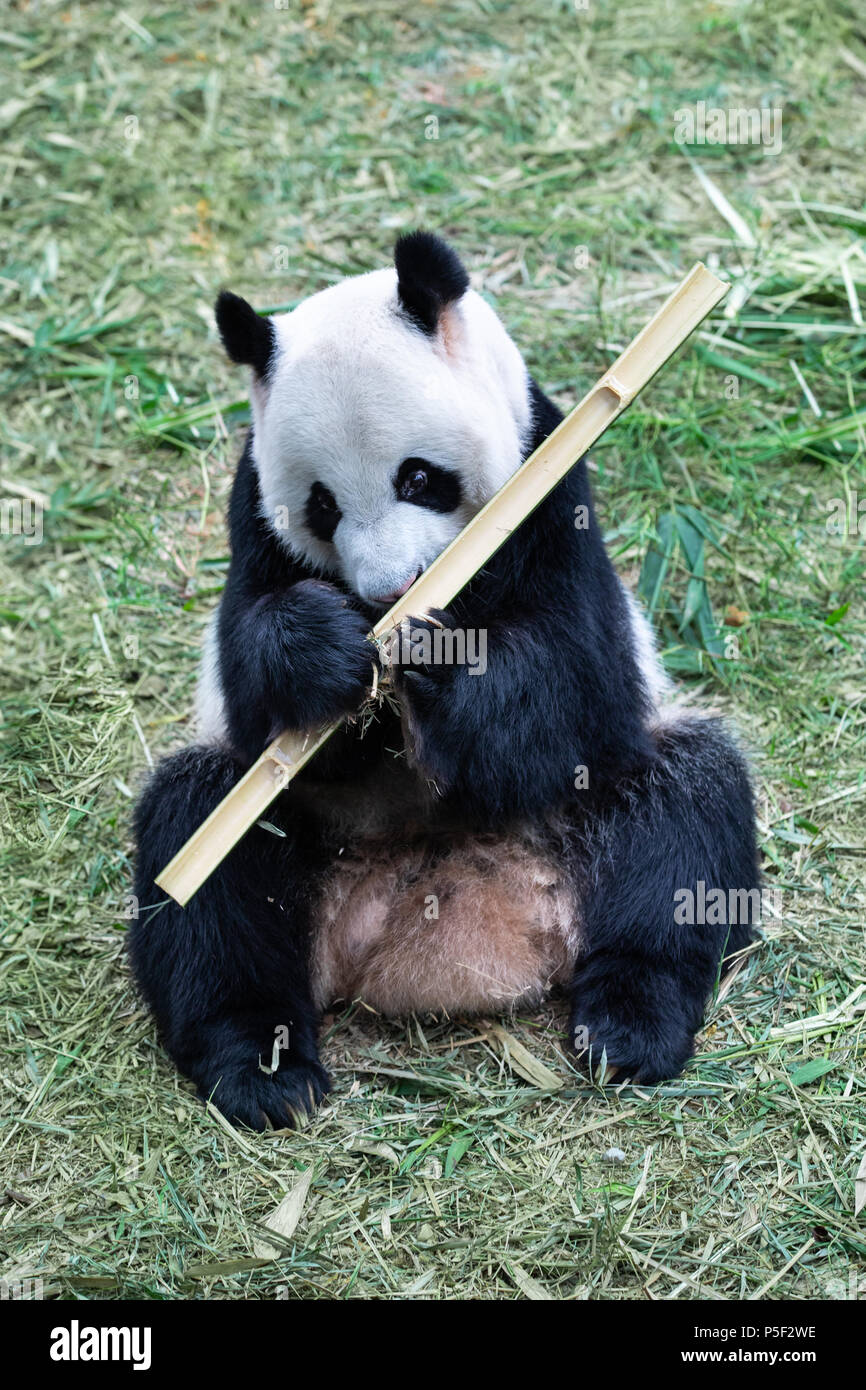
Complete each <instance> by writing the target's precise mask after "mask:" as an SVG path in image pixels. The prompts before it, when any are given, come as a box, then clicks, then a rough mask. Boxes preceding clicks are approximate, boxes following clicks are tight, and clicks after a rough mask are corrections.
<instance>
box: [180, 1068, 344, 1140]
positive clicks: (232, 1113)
mask: <svg viewBox="0 0 866 1390" xmlns="http://www.w3.org/2000/svg"><path fill="white" fill-rule="evenodd" d="M329 1090H330V1083H329V1081H328V1073H327V1072H326V1071H325V1069H324V1067H322V1066H320V1065H319V1063H318V1062H316V1061H313V1060H311V1059H307V1058H297V1059H295V1060H293V1061H291V1062H289V1061H286V1062H282V1063H281V1064H280V1066H279V1067H278V1068H277V1070H276V1071H275V1072H270V1073H268V1072H266V1071H262V1069H261V1067H256V1068H255V1070H254V1069H253V1067H252V1066H248V1067H244V1068H231V1069H229V1068H226V1070H225V1071H223V1072H222V1073H221V1074H220V1075H219V1076H217V1077H214V1078H213V1079H211V1080H210V1081H209V1082H203V1083H201V1084H200V1085H199V1095H200V1096H201V1098H202V1100H211V1101H213V1103H214V1105H215V1106H216V1107H217V1108H218V1109H219V1110H221V1111H222V1113H223V1114H224V1115H225V1116H226V1118H227V1119H229V1120H231V1122H232V1124H241V1125H248V1126H249V1128H250V1129H267V1128H268V1126H269V1125H271V1126H273V1128H274V1129H295V1128H296V1127H297V1125H298V1123H299V1122H300V1120H301V1119H302V1118H303V1117H304V1116H305V1115H311V1114H312V1113H313V1111H314V1110H315V1109H316V1106H317V1105H318V1104H319V1102H320V1100H321V1099H322V1097H323V1096H325V1095H327V1093H328V1091H329Z"/></svg>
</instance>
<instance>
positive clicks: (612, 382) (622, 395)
mask: <svg viewBox="0 0 866 1390" xmlns="http://www.w3.org/2000/svg"><path fill="white" fill-rule="evenodd" d="M598 385H599V389H602V388H604V389H606V390H608V391H612V392H613V394H614V395H615V396H618V397H619V403H620V405H621V406H627V405H628V404H629V402H630V401H632V400H633V399H634V397H635V396H636V395H637V392H636V391H630V390H629V389H628V387H627V386H625V385H623V383H622V382H621V381H620V379H619V377H618V376H614V374H613V372H607V373H606V374H605V375H604V376H603V377H602V379H601V381H600V382H599V383H598Z"/></svg>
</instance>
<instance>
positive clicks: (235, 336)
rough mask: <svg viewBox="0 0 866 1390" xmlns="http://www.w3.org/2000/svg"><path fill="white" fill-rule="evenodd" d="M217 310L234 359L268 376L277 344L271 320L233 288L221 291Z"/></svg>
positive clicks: (259, 373) (228, 351) (260, 374)
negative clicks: (233, 290)
mask: <svg viewBox="0 0 866 1390" xmlns="http://www.w3.org/2000/svg"><path fill="white" fill-rule="evenodd" d="M215 313H216V321H217V328H218V329H219V333H220V337H221V338H222V340H223V347H224V348H225V350H226V352H227V353H228V355H229V357H230V358H231V359H232V361H233V362H238V363H240V364H242V365H243V366H245V367H252V369H253V371H254V372H255V373H256V375H257V376H265V375H266V374H267V370H268V367H269V366H270V363H271V358H272V356H273V352H274V347H275V344H276V338H275V335H274V325H273V324H272V323H271V320H270V319H265V318H262V316H261V314H257V313H256V311H255V309H254V308H253V306H252V305H251V304H248V303H247V301H246V300H245V299H241V297H240V295H238V294H232V293H231V292H230V291H229V290H222V291H221V292H220V295H219V297H218V299H217V302H216V309H215Z"/></svg>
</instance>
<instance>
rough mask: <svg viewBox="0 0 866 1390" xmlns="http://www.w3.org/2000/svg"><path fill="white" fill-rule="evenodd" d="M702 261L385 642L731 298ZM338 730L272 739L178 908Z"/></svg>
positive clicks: (406, 605)
mask: <svg viewBox="0 0 866 1390" xmlns="http://www.w3.org/2000/svg"><path fill="white" fill-rule="evenodd" d="M727 290H728V286H727V285H726V284H725V283H724V282H723V281H722V280H719V279H717V277H716V276H715V275H713V274H712V272H711V271H709V270H707V268H706V266H704V265H702V264H701V263H700V262H698V264H697V265H695V266H694V267H693V268H692V270H691V271H690V272H689V274H688V275H687V276H686V278H685V279H684V280H683V282H682V283H681V284H680V285H679V286H678V287H677V289H675V290H674V292H673V294H672V295H671V296H670V298H669V299H667V300H666V301H665V303H664V304H663V305H662V307H661V308H660V309H659V311H658V313H656V314H655V315H654V316H653V318H652V319H650V321H649V323H648V324H647V325H646V327H645V328H644V329H642V331H641V332H640V333H639V334H638V335H637V337H636V338H635V339H634V340H633V341H632V342H631V343H630V344H629V346H628V347H627V348H626V349H625V351H624V352H623V353H622V354H621V356H619V357H618V358H617V360H616V362H615V363H614V364H613V366H612V367H611V369H610V371H608V372H606V373H605V374H604V376H603V377H602V378H601V379H600V381H598V382H597V383H596V384H595V386H593V388H592V390H591V391H589V392H588V393H587V395H585V396H584V398H583V400H582V401H581V402H580V404H579V405H576V406H575V408H574V410H572V412H571V414H570V415H568V416H566V418H565V419H564V420H563V421H562V423H561V424H560V425H558V426H557V428H556V429H555V430H554V431H553V433H552V434H551V435H549V436H548V438H547V439H546V440H545V441H544V443H543V444H541V445H540V446H539V447H538V448H537V449H536V451H535V453H534V454H532V455H531V457H530V458H528V459H527V460H526V462H525V463H524V464H522V466H521V467H520V468H518V470H517V472H516V473H515V474H514V475H513V476H512V477H511V478H509V480H508V482H507V483H505V484H504V486H503V487H501V488H500V489H499V491H498V492H497V493H496V495H495V496H494V497H492V498H491V500H490V501H489V502H488V503H487V505H486V506H484V507H482V508H481V510H480V511H479V512H477V513H476V515H475V516H474V517H473V518H472V520H471V521H470V522H469V523H468V524H467V525H466V526H465V527H464V528H463V530H462V531H461V532H460V535H459V536H457V537H456V538H455V539H454V540H453V541H452V542H451V544H450V545H449V546H447V547H446V548H445V550H443V551H442V554H441V555H440V556H439V557H438V559H436V560H434V562H433V564H432V565H430V567H429V568H428V569H426V570H425V571H424V572H423V574H421V575H420V577H419V578H418V579H416V581H415V583H414V584H413V585H412V587H411V589H409V590H408V591H407V592H406V593H405V594H404V595H403V596H402V597H401V598H400V599H398V601H397V602H396V603H395V604H394V606H393V607H392V608H389V610H388V612H387V613H386V614H385V615H384V617H383V618H381V619H380V620H379V622H378V623H377V624H376V626H375V627H374V628H373V631H372V633H371V637H372V638H374V639H381V638H383V637H386V636H387V635H388V633H390V632H392V631H393V629H394V628H395V627H397V626H398V624H399V623H400V622H401V621H402V620H403V619H404V618H408V617H411V616H413V615H415V616H420V615H421V614H422V613H426V612H428V611H429V610H430V609H431V608H445V607H447V605H448V604H449V603H450V602H451V601H452V599H454V598H455V596H456V595H457V594H458V593H459V592H460V590H461V589H462V588H463V587H464V586H465V585H466V584H468V583H469V581H470V579H472V577H473V575H475V574H476V573H477V572H478V570H479V569H481V567H482V566H483V565H485V564H486V563H487V561H488V560H489V559H490V557H491V556H492V555H494V554H495V553H496V551H497V550H498V549H499V547H500V546H501V545H503V544H504V543H505V541H507V539H508V537H509V536H510V535H511V533H512V531H514V530H515V529H516V528H517V527H518V526H519V525H520V523H521V522H522V521H523V520H525V518H526V517H527V516H529V514H530V512H532V511H533V510H534V508H535V507H537V506H538V504H539V503H540V502H542V501H543V500H544V498H545V497H546V496H547V494H548V493H549V492H550V491H551V490H552V489H553V488H554V487H555V486H556V484H557V483H558V482H560V481H561V479H562V478H564V477H565V475H566V473H568V471H569V469H571V468H572V467H573V466H574V464H575V463H576V462H577V460H578V459H579V458H581V457H582V456H583V455H584V454H585V453H586V451H587V449H589V448H591V447H592V445H593V444H594V443H595V442H596V440H597V439H599V437H600V436H601V435H602V434H603V433H604V431H605V430H606V429H607V427H608V425H610V424H612V423H613V421H614V420H615V419H616V418H617V416H618V415H620V414H621V413H622V411H623V410H625V408H626V406H627V405H629V403H630V402H631V401H632V400H634V398H635V396H636V395H637V393H638V392H639V391H641V390H643V388H644V387H645V386H646V385H647V383H648V382H649V381H651V380H652V378H653V377H654V376H655V374H656V372H657V371H658V370H659V369H660V368H661V367H663V366H664V364H665V362H667V360H668V358H669V357H671V356H672V354H673V353H674V352H676V350H677V348H678V347H679V346H680V345H681V344H682V343H683V342H684V341H685V340H686V338H687V337H688V336H689V334H690V333H692V332H693V331H694V329H696V328H697V326H698V324H699V323H701V321H702V320H703V319H704V318H705V317H706V315H707V314H708V313H709V312H710V310H711V309H712V308H713V307H714V306H715V305H716V304H718V302H719V300H720V299H721V298H722V297H723V296H724V295H725V294H726V293H727ZM341 724H342V720H337V721H336V722H335V723H333V724H331V725H329V726H328V727H327V728H324V729H317V730H313V731H311V732H307V733H292V732H286V733H282V734H280V735H279V737H278V738H276V739H274V741H273V743H271V744H270V745H269V746H268V747H267V748H266V749H265V751H264V753H262V755H261V757H260V758H259V759H258V760H257V761H256V762H255V763H253V765H252V767H251V768H250V770H249V772H247V773H246V774H245V776H244V777H242V778H241V780H240V781H239V782H238V784H237V786H236V787H233V788H232V790H231V791H230V792H229V794H228V796H226V797H225V798H224V799H223V800H222V801H221V802H220V804H219V805H218V806H217V807H215V809H214V810H213V811H212V812H211V814H210V815H209V816H208V818H207V820H206V821H204V822H203V823H202V825H200V826H199V828H198V830H196V831H195V833H194V834H193V835H191V836H190V838H189V839H188V840H187V842H186V844H185V845H184V846H183V847H182V848H181V849H180V850H179V851H178V853H177V854H176V855H175V856H174V858H173V859H172V861H171V863H170V864H167V865H166V867H165V868H164V869H163V870H162V873H161V874H160V875H159V877H158V878H157V879H156V883H157V886H158V887H159V888H162V889H163V890H164V891H165V892H166V893H168V894H169V895H170V896H171V897H172V898H174V899H175V901H176V902H178V903H180V904H181V906H185V905H186V903H188V902H189V900H190V898H191V897H192V895H193V893H195V892H196V891H197V890H198V889H199V888H200V887H201V885H202V884H203V883H204V882H205V880H206V879H207V878H208V877H209V876H210V875H211V874H212V873H213V871H214V869H215V868H216V867H217V865H218V864H220V863H221V862H222V860H223V859H224V858H225V856H226V855H227V854H228V852H229V850H230V849H232V848H233V847H234V846H235V845H236V844H237V842H238V840H239V839H240V838H241V836H242V835H244V834H245V833H246V831H247V830H249V828H250V826H251V825H253V824H254V823H255V821H257V820H258V819H259V817H260V816H262V815H263V814H264V812H265V811H266V810H267V808H268V806H269V805H270V804H271V802H272V801H273V800H274V798H275V797H276V796H277V795H278V794H279V792H281V791H283V790H284V788H285V787H287V786H288V784H289V782H290V781H291V779H292V778H293V777H295V776H296V775H297V773H298V772H300V770H301V768H302V767H304V766H305V765H306V764H307V763H308V762H309V761H310V759H311V758H312V757H314V755H315V754H316V753H317V752H318V750H319V749H320V748H321V747H322V745H323V744H324V743H325V742H326V741H327V740H328V739H329V738H330V736H331V734H332V733H334V731H335V730H336V729H338V728H339V727H340V726H341Z"/></svg>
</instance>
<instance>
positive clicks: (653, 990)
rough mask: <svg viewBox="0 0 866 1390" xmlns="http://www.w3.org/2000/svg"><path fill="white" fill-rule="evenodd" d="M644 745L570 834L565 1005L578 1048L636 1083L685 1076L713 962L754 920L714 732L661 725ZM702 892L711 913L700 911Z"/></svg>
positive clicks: (728, 765) (755, 890)
mask: <svg viewBox="0 0 866 1390" xmlns="http://www.w3.org/2000/svg"><path fill="white" fill-rule="evenodd" d="M654 742H655V753H654V755H653V756H652V757H651V758H650V759H649V760H648V761H647V763H646V764H645V765H644V766H643V767H642V768H640V769H637V770H635V771H634V772H633V773H632V774H631V775H630V776H629V777H627V778H625V779H623V781H622V782H621V783H620V784H619V785H618V786H617V787H616V788H614V789H613V790H612V791H611V792H609V793H607V794H606V795H605V796H604V797H603V798H601V799H600V801H599V804H598V805H597V806H596V807H594V808H593V811H592V813H591V814H589V815H587V816H586V818H585V820H584V822H583V825H582V827H581V826H578V837H579V839H580V841H581V843H580V845H579V850H580V853H581V857H582V858H583V860H584V863H585V865H586V867H587V871H588V872H587V879H588V883H589V884H590V885H591V887H590V890H589V892H588V893H587V895H586V901H585V904H584V940H583V946H582V950H581V953H580V955H579V957H578V963H577V970H576V973H575V981H574V987H573V993H572V1029H573V1038H574V1041H575V1043H576V1045H577V1046H578V1048H582V1047H584V1046H586V1043H587V1041H588V1042H589V1043H590V1044H591V1047H592V1057H593V1061H594V1062H595V1061H597V1060H598V1059H599V1058H600V1056H601V1053H602V1050H603V1049H605V1050H606V1053H607V1061H608V1064H609V1065H611V1066H615V1067H617V1068H618V1069H619V1073H620V1075H619V1078H618V1079H619V1080H624V1079H626V1077H631V1078H632V1079H635V1080H637V1079H640V1080H641V1081H643V1082H645V1083H652V1082H657V1081H662V1080H665V1079H668V1078H670V1077H673V1076H676V1075H677V1074H678V1073H679V1072H680V1071H681V1070H682V1068H683V1066H684V1065H685V1063H686V1062H687V1061H688V1059H689V1057H690V1056H691V1054H692V1051H693V1049H694V1036H695V1033H696V1032H697V1031H698V1029H699V1028H700V1026H701V1023H702V1020H703V1013H704V1008H705V1006H706V1002H707V999H708V997H709V995H710V993H711V991H712V988H713V985H714V982H715V979H716V976H717V973H718V971H719V967H720V964H721V962H722V960H723V958H727V957H730V956H731V955H732V954H734V953H735V952H736V951H738V950H741V949H742V948H743V947H744V946H745V945H746V944H747V943H748V941H749V940H750V939H751V936H752V934H753V933H752V929H753V925H754V923H755V922H756V921H757V919H758V917H759V915H760V888H759V885H760V876H759V869H758V856H757V848H756V843H755V828H754V811H753V804H752V792H751V787H750V783H749V778H748V774H747V771H746V766H745V763H744V761H743V759H742V757H741V755H740V754H739V752H738V751H737V749H736V748H735V747H734V745H733V744H732V743H731V741H730V740H729V738H728V736H727V735H726V733H725V731H724V729H723V727H722V726H721V725H720V724H719V723H718V721H716V720H713V719H704V718H697V717H690V718H687V719H680V720H679V722H671V723H668V724H662V725H661V726H660V727H659V728H657V729H656V730H655V731H654ZM718 890H721V895H719V894H718ZM711 892H715V894H716V896H717V900H718V897H719V896H720V897H721V898H722V900H723V902H724V907H723V908H722V909H721V911H719V910H718V908H716V910H713V911H707V912H704V911H703V910H702V904H703V903H704V901H705V899H706V897H707V895H709V894H710V893H711ZM690 904H691V905H692V906H691V907H690ZM756 909H757V910H756Z"/></svg>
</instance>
